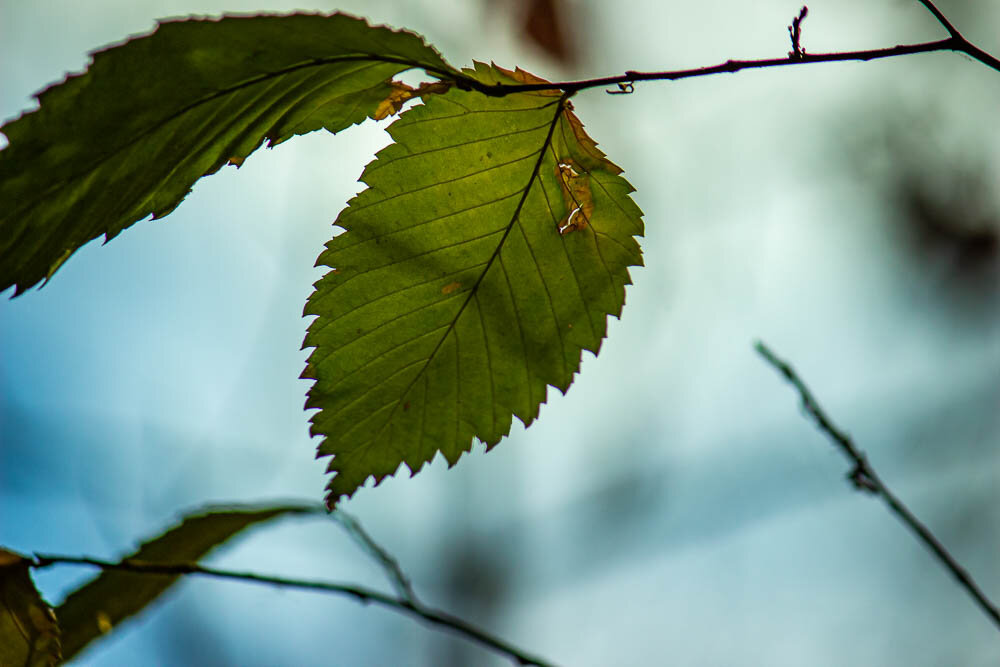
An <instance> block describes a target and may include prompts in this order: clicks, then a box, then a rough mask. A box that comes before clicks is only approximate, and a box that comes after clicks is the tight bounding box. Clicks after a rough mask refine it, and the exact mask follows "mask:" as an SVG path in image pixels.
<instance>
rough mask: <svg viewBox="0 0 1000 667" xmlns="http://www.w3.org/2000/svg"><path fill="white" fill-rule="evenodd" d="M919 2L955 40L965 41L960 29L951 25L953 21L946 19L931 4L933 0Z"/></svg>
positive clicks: (919, 0)
mask: <svg viewBox="0 0 1000 667" xmlns="http://www.w3.org/2000/svg"><path fill="white" fill-rule="evenodd" d="M918 2H920V4H922V5H923V6H924V7H926V8H927V11H929V12H930V13H931V14H933V15H934V18H936V19H937V20H938V23H940V24H941V25H943V26H944V29H945V30H947V31H948V34H949V35H951V36H952V37H954V38H955V39H960V40H962V41H963V42H964V41H965V38H964V37H962V33H960V32H959V31H958V29H957V28H956V27H955V26H953V25H952V24H951V21H949V20H948V19H947V18H945V16H944V14H942V13H941V10H940V9H938V8H937V7H936V6H934V3H933V2H931V0H918Z"/></svg>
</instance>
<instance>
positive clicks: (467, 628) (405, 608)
mask: <svg viewBox="0 0 1000 667" xmlns="http://www.w3.org/2000/svg"><path fill="white" fill-rule="evenodd" d="M58 564H73V565H89V566H91V567H97V568H100V569H102V570H116V571H122V572H135V573H139V574H165V575H171V576H177V575H185V574H187V575H201V576H207V577H215V578H218V579H234V580H237V581H246V582H252V583H258V584H270V585H272V586H279V587H282V588H297V589H301V590H311V591H321V592H324V593H336V594H340V595H347V596H350V597H354V598H355V599H357V600H358V601H359V602H362V603H366V604H367V603H370V602H371V603H375V604H379V605H382V606H384V607H388V608H390V609H395V610H396V611H399V612H402V613H404V614H409V615H410V616H415V617H417V618H418V619H419V620H422V621H425V622H427V623H430V624H432V625H437V626H440V627H443V628H447V629H449V630H452V631H454V632H456V633H457V634H459V635H462V636H463V637H465V638H466V639H469V640H472V641H474V642H477V643H479V644H481V645H483V646H485V647H487V648H489V649H491V650H493V651H496V652H497V653H501V654H503V655H505V656H507V657H508V658H510V659H511V660H513V661H514V662H515V663H517V664H519V665H537V666H538V667H552V663H550V662H547V661H545V660H543V659H542V658H538V657H535V656H533V655H530V654H529V653H527V652H525V651H523V650H521V649H519V648H517V647H516V646H513V645H511V644H508V643H507V642H505V641H503V640H502V639H499V638H497V637H494V636H493V635H491V634H489V633H488V632H486V631H485V630H481V629H480V628H477V627H476V626H474V625H472V624H470V623H467V622H466V621H464V620H462V619H461V618H458V617H456V616H452V615H451V614H448V613H446V612H443V611H439V610H437V609H433V608H431V607H427V606H425V605H423V604H421V603H419V602H417V601H415V600H404V599H400V598H395V597H392V596H391V595H386V594H385V593H381V592H379V591H376V590H373V589H370V588H366V587H364V586H355V585H352V584H338V583H333V582H327V581H315V580H307V579H292V578H288V577H279V576H271V575H263V574H256V573H253V572H235V571H232V570H221V569H218V568H214V567H205V566H203V565H198V564H197V563H153V562H149V561H140V560H130V559H126V560H123V561H121V562H117V563H116V562H111V561H107V560H101V559H99V558H90V557H87V556H64V555H57V554H35V556H34V562H33V563H32V564H31V566H32V567H34V568H43V567H49V566H50V565H58Z"/></svg>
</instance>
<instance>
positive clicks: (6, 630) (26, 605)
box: [0, 547, 61, 667]
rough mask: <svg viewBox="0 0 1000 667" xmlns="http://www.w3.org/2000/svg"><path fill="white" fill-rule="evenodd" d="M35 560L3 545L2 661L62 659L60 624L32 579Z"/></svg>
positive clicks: (30, 663)
mask: <svg viewBox="0 0 1000 667" xmlns="http://www.w3.org/2000/svg"><path fill="white" fill-rule="evenodd" d="M30 567H31V561H30V560H28V559H27V558H25V557H24V556H22V555H21V554H18V553H14V552H13V551H8V550H7V549H4V548H2V547H0V665H2V666H3V667H48V666H49V665H57V664H59V662H61V656H60V653H59V625H58V624H57V623H56V617H55V615H54V614H53V613H52V608H51V607H49V605H47V604H46V603H45V601H44V600H43V599H42V596H41V595H39V594H38V591H37V590H36V589H35V584H34V583H33V582H32V581H31V572H30Z"/></svg>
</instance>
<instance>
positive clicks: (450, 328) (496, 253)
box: [354, 93, 569, 451]
mask: <svg viewBox="0 0 1000 667" xmlns="http://www.w3.org/2000/svg"><path fill="white" fill-rule="evenodd" d="M568 98H569V94H568V93H564V94H563V95H562V96H561V97H560V98H559V101H558V103H557V104H556V113H555V114H554V115H553V117H552V121H551V122H550V123H549V130H548V133H547V134H546V136H545V141H544V142H543V143H542V146H541V149H540V150H539V151H538V159H537V160H536V161H535V165H534V167H533V168H532V170H531V176H530V177H529V179H528V182H527V184H526V185H525V187H524V192H523V194H522V195H521V199H520V200H519V201H518V202H517V207H516V208H515V209H514V212H513V213H512V214H511V218H510V222H509V223H508V224H507V227H506V229H505V230H504V233H503V236H502V237H501V238H500V241H499V242H498V243H497V246H496V248H495V249H494V250H493V254H492V255H491V256H490V259H489V260H488V261H487V263H486V267H485V268H484V269H483V271H482V272H481V273H480V274H479V277H478V278H477V279H476V282H475V284H474V285H473V286H472V288H471V289H470V290H469V292H468V296H466V298H465V301H464V302H462V305H461V306H460V307H459V309H458V312H456V313H455V316H454V317H453V318H452V320H451V322H449V323H448V325H447V328H446V329H445V332H444V334H442V336H441V338H440V339H439V340H438V342H437V344H436V345H435V346H434V349H433V350H432V351H431V353H430V355H428V357H427V360H426V361H425V362H424V365H423V367H421V369H420V370H419V371H418V372H417V374H416V375H415V376H414V378H413V380H411V381H410V383H409V384H408V385H407V386H406V389H404V390H403V391H402V392H401V393H400V395H399V398H397V399H395V405H394V406H393V408H392V411H391V412H390V413H389V416H388V417H387V418H386V420H385V422H384V423H383V424H382V427H381V428H380V429H379V430H378V432H377V433H375V435H374V436H372V438H371V439H369V440H368V441H367V442H366V443H364V444H362V445H359V446H358V447H357V448H355V450H354V451H358V450H359V449H362V448H364V449H367V448H368V447H370V446H371V445H372V443H374V442H376V441H378V440H379V439H380V438H381V437H382V434H383V433H384V432H385V429H386V428H388V426H389V425H390V424H391V423H392V420H393V418H394V417H395V415H396V410H397V409H398V408H399V406H400V404H402V402H403V398H404V397H406V396H407V394H409V393H410V391H411V390H412V389H413V386H414V385H415V384H416V383H417V381H418V380H419V379H420V378H421V377H423V376H424V375H425V373H426V371H427V367H428V366H429V365H430V363H431V361H432V360H433V359H434V358H435V356H436V355H437V353H438V351H439V350H440V349H441V346H442V345H444V342H445V341H446V340H447V339H448V336H450V335H451V334H452V333H453V332H454V330H455V325H456V324H457V323H458V320H459V318H461V317H462V313H464V312H465V309H466V308H467V307H468V305H469V303H470V302H471V301H472V299H473V298H474V297H475V296H476V295H477V294H478V293H479V286H480V285H481V284H482V282H483V279H484V278H485V277H486V274H487V273H489V271H490V269H491V268H492V267H493V263H494V262H495V261H496V260H497V258H498V257H500V251H501V250H502V249H503V246H504V243H505V242H506V240H507V237H508V236H509V235H510V232H511V230H512V229H513V228H514V225H515V224H516V223H517V221H518V219H519V218H520V216H521V209H522V208H523V207H524V202H525V201H527V198H528V195H529V194H530V193H531V188H532V187H533V186H534V184H535V182H536V179H537V178H538V174H539V171H540V170H541V166H542V163H543V162H544V161H545V151H546V150H547V149H548V147H549V145H550V144H551V142H552V135H553V133H554V132H555V128H556V125H558V124H559V119H560V118H561V116H562V113H563V109H564V107H565V102H566V100H567V99H568ZM546 106H547V105H546ZM543 108H544V107H543ZM457 418H458V417H457V416H456V419H457Z"/></svg>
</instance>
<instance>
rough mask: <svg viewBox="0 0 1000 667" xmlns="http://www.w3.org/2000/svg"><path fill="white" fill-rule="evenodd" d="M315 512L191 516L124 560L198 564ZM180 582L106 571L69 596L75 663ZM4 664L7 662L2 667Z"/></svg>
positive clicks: (69, 641)
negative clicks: (287, 518)
mask: <svg viewBox="0 0 1000 667" xmlns="http://www.w3.org/2000/svg"><path fill="white" fill-rule="evenodd" d="M311 512H315V508H310V507H305V506H289V507H270V508H264V509H237V508H216V509H208V510H205V509H202V510H199V511H198V512H197V513H193V514H189V515H188V516H186V517H185V518H184V520H183V521H182V522H181V524H180V525H178V526H176V527H174V528H171V529H170V530H168V531H167V532H165V533H164V534H163V535H161V536H159V537H157V538H155V539H153V540H150V541H148V542H145V543H143V544H142V546H141V547H140V548H139V550H138V551H136V552H135V553H133V554H130V555H129V556H126V557H125V558H123V559H122V560H132V561H142V562H146V563H194V562H196V561H198V560H199V559H201V558H202V557H203V556H205V555H206V554H208V553H209V552H210V551H212V550H213V549H214V548H215V547H217V546H219V545H221V544H222V543H224V542H226V541H227V540H229V539H230V538H231V537H233V536H234V535H236V534H237V533H239V532H240V531H242V530H244V529H246V528H248V527H250V526H253V525H254V524H257V523H261V522H263V521H269V520H271V519H274V518H277V517H279V516H283V515H287V514H300V513H311ZM177 579H178V576H177V575H157V574H137V573H134V572H121V571H113V570H105V571H103V572H102V573H101V574H100V575H98V576H97V578H95V579H94V580H92V581H90V582H88V583H86V584H84V585H83V586H81V587H80V588H78V589H77V590H75V591H73V592H72V593H70V595H69V596H67V598H66V599H65V600H64V601H63V603H62V604H61V605H59V607H58V608H57V609H56V615H57V617H58V618H59V620H60V624H61V625H62V633H63V634H62V647H63V654H64V655H65V657H66V659H67V660H68V659H69V658H72V657H73V656H75V655H76V654H77V653H79V652H80V651H81V650H82V649H83V648H84V647H86V646H87V645H88V644H89V643H90V642H92V641H94V640H95V639H97V638H99V637H101V636H102V635H104V634H107V633H108V632H110V631H111V630H112V629H113V628H115V627H117V626H118V624H119V623H121V622H122V621H124V620H125V619H127V618H128V617H130V616H132V615H134V614H137V613H138V612H140V611H142V609H143V608H145V607H146V606H147V605H149V604H150V603H151V602H153V601H154V600H156V599H157V598H158V597H160V596H161V595H162V594H163V593H165V592H166V591H167V589H168V588H170V586H172V585H173V584H174V583H175V582H176V581H177ZM3 664H6V663H3Z"/></svg>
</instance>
